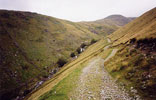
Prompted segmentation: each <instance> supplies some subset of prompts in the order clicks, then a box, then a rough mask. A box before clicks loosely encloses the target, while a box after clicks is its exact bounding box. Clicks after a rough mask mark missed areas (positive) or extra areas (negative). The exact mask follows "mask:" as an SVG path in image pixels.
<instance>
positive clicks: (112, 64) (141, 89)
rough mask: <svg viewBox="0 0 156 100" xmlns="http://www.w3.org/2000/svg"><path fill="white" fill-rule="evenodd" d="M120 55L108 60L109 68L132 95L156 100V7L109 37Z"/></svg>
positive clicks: (107, 67)
mask: <svg viewBox="0 0 156 100" xmlns="http://www.w3.org/2000/svg"><path fill="white" fill-rule="evenodd" d="M109 37H110V38H111V40H113V41H114V43H113V45H114V48H118V49H119V50H118V52H117V54H116V55H115V56H114V57H113V58H112V59H110V60H109V61H107V62H106V63H105V67H106V69H107V71H108V72H109V73H110V74H111V75H112V76H113V77H114V78H115V79H116V80H117V81H118V82H119V83H122V85H123V86H125V87H126V88H127V90H129V92H130V94H131V95H132V96H133V95H135V94H139V95H140V96H141V97H142V98H143V99H144V100H155V99H156V74H155V72H156V8H154V9H152V10H150V11H148V12H146V13H145V14H143V15H142V16H141V17H139V18H137V19H136V20H134V21H132V22H130V23H129V24H127V25H126V26H124V27H123V28H120V29H119V30H117V31H116V32H114V33H113V34H111V35H110V36H109Z"/></svg>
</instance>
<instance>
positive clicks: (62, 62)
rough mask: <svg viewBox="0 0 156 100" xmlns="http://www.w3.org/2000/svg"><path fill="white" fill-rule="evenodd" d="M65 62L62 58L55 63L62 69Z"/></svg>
mask: <svg viewBox="0 0 156 100" xmlns="http://www.w3.org/2000/svg"><path fill="white" fill-rule="evenodd" d="M66 63H67V61H66V60H65V59H63V58H60V59H59V60H58V61H57V64H58V65H59V67H62V66H63V65H64V64H66Z"/></svg>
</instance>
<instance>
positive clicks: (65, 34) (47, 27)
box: [0, 10, 98, 100]
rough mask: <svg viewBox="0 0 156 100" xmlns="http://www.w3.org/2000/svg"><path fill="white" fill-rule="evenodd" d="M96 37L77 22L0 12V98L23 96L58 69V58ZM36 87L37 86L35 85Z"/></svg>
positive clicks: (67, 55)
mask: <svg viewBox="0 0 156 100" xmlns="http://www.w3.org/2000/svg"><path fill="white" fill-rule="evenodd" d="M93 38H94V39H98V36H97V35H96V34H94V33H91V32H90V31H88V29H87V28H85V27H83V25H81V24H78V23H73V22H70V21H66V20H61V19H57V18H53V17H48V16H44V15H40V14H36V13H30V12H19V11H6V10H1V11H0V77H1V78H0V98H1V99H3V100H4V99H5V100H10V99H11V98H15V97H16V96H17V95H24V96H25V95H26V94H28V93H29V92H30V91H31V89H32V88H34V87H35V86H36V84H37V82H39V81H41V82H42V81H44V80H46V79H47V78H49V74H50V73H52V74H53V73H56V71H57V70H58V64H57V62H58V61H59V59H64V60H65V61H68V60H69V59H70V54H71V53H72V52H74V51H76V49H77V48H78V47H80V45H81V44H82V43H84V42H86V43H90V40H91V39H93ZM38 84H40V83H38Z"/></svg>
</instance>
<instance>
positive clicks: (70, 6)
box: [0, 0, 156, 21]
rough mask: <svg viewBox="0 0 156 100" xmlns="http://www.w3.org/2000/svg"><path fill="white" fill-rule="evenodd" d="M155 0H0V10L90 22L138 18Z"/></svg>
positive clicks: (150, 7)
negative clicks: (116, 18) (110, 18)
mask: <svg viewBox="0 0 156 100" xmlns="http://www.w3.org/2000/svg"><path fill="white" fill-rule="evenodd" d="M154 7H156V0H0V9H8V10H21V11H31V12H37V13H40V14H44V15H49V16H53V17H57V18H61V19H67V20H70V21H92V20H97V19H102V18H104V17H106V16H109V15H112V14H121V15H124V16H127V17H138V16H140V15H142V14H143V13H144V12H146V11H148V10H150V9H152V8H154Z"/></svg>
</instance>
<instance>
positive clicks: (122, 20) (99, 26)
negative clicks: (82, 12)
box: [81, 15, 135, 36]
mask: <svg viewBox="0 0 156 100" xmlns="http://www.w3.org/2000/svg"><path fill="white" fill-rule="evenodd" d="M134 19H135V17H124V16H122V15H110V16H108V17H106V18H104V19H100V20H96V21H92V22H81V23H82V24H84V25H86V27H87V28H88V29H89V30H90V31H91V32H94V33H95V34H100V35H103V36H106V35H108V34H111V33H113V32H115V31H116V30H117V29H118V28H120V27H122V26H124V25H125V24H127V23H129V22H131V21H132V20H134Z"/></svg>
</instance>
